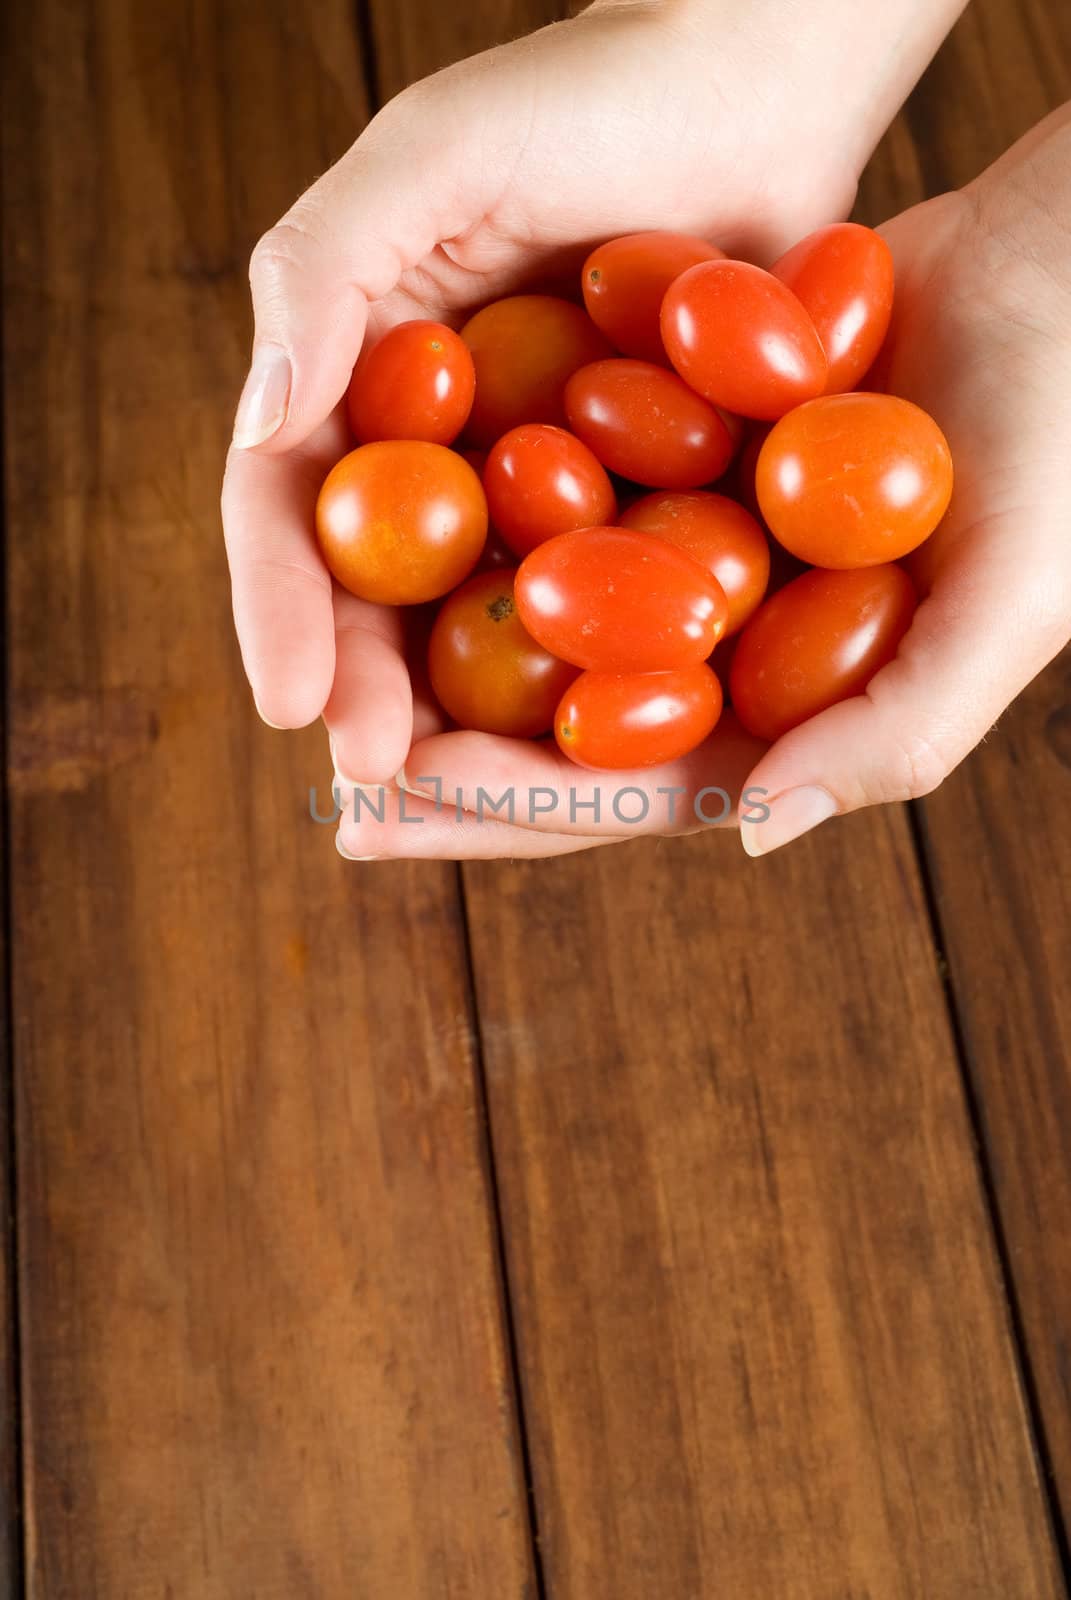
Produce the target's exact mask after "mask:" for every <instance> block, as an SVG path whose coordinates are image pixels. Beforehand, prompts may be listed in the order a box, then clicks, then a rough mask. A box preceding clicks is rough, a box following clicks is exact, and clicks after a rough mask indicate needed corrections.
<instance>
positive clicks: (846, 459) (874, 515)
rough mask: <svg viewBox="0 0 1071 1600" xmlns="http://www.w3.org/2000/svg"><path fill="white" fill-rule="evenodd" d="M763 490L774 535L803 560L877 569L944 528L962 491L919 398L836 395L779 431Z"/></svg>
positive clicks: (767, 453) (760, 473)
mask: <svg viewBox="0 0 1071 1600" xmlns="http://www.w3.org/2000/svg"><path fill="white" fill-rule="evenodd" d="M755 491H756V493H757V495H758V500H759V505H760V506H761V508H762V514H763V516H764V517H765V519H766V522H767V524H768V526H769V528H770V531H771V533H772V534H773V535H774V537H775V538H776V539H778V540H779V541H780V543H781V544H783V545H784V547H785V549H786V550H790V551H791V552H792V554H793V555H794V556H798V557H799V559H800V560H801V561H809V562H810V563H811V564H812V566H816V567H870V566H877V565H879V564H880V563H883V562H886V561H897V560H899V558H900V557H901V556H905V555H907V553H908V551H909V550H914V549H915V547H916V545H920V544H921V543H922V541H923V540H924V539H927V538H928V537H929V535H930V534H931V533H932V532H933V530H934V529H935V528H936V526H937V524H938V523H939V522H940V520H941V518H942V517H943V516H944V514H945V512H946V510H947V509H948V502H949V500H950V499H951V496H952V456H951V453H950V451H949V448H948V443H947V441H946V439H945V436H944V434H943V433H942V432H941V430H940V428H939V427H938V426H937V424H936V422H934V420H933V418H932V417H930V416H927V414H926V412H925V411H920V409H919V407H918V406H915V405H912V404H911V402H910V401H909V400H900V399H897V398H896V396H894V395H886V394H836V395H830V396H828V397H827V398H825V399H821V400H812V401H811V402H810V404H809V405H805V406H800V408H799V410H798V411H793V412H792V414H791V415H790V416H787V417H783V418H782V419H781V421H780V422H779V423H778V424H777V426H776V427H775V428H773V429H771V431H770V435H769V437H768V438H767V440H766V443H765V444H764V445H763V447H762V450H761V452H760V454H759V461H758V467H757V469H756V473H755Z"/></svg>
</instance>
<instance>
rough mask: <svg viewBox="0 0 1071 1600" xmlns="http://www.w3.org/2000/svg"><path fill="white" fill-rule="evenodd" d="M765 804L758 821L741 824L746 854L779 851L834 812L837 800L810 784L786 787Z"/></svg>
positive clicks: (755, 854)
mask: <svg viewBox="0 0 1071 1600" xmlns="http://www.w3.org/2000/svg"><path fill="white" fill-rule="evenodd" d="M768 805H769V808H770V815H769V816H768V817H766V818H765V819H764V820H763V821H762V822H743V823H741V826H740V837H741V840H742V842H743V846H744V849H745V850H746V851H747V853H748V855H749V856H766V855H769V853H770V851H771V850H780V848H781V846H782V845H783V844H791V843H792V840H793V839H799V838H800V837H801V836H802V835H803V834H805V833H810V831H811V829H812V828H817V826H818V824H819V823H820V822H828V821H829V819H830V817H835V816H836V814H837V802H836V801H835V800H834V798H833V796H832V795H831V794H830V792H829V790H828V789H820V788H818V787H817V785H811V784H808V785H805V786H804V787H802V788H799V789H786V790H785V793H784V794H780V795H778V796H777V798H776V800H770V801H769V802H768Z"/></svg>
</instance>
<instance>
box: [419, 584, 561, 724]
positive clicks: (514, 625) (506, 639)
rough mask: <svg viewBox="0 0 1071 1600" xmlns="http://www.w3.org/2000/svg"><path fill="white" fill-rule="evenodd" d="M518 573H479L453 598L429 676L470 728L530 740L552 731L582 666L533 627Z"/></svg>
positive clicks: (442, 617) (432, 648)
mask: <svg viewBox="0 0 1071 1600" xmlns="http://www.w3.org/2000/svg"><path fill="white" fill-rule="evenodd" d="M515 577H516V573H515V572H514V571H511V570H509V569H508V568H506V569H504V570H502V571H500V572H479V573H477V574H476V576H475V577H473V578H470V579H469V580H468V582H467V583H463V584H462V585H461V587H460V589H455V590H454V593H453V594H451V595H449V596H447V598H446V600H444V602H443V605H442V609H441V610H440V612H439V615H438V616H437V617H436V619H435V625H434V627H433V628H432V630H431V638H430V640H429V642H428V675H429V677H430V678H431V686H432V688H433V689H434V691H435V697H436V699H437V700H438V701H439V704H440V705H441V706H442V708H443V710H444V711H445V712H446V713H447V714H448V715H449V716H451V717H453V719H454V721H455V722H457V723H460V725H461V726H462V727H463V728H474V729H476V731H477V732H479V733H503V734H508V735H510V736H512V737H513V738H516V739H530V738H534V737H535V736H536V735H537V734H540V733H546V732H547V731H548V730H549V728H550V727H551V725H552V723H553V721H554V712H555V708H556V707H557V704H558V702H559V700H560V699H561V697H562V695H563V694H564V693H565V691H566V689H567V688H568V687H569V684H570V683H572V681H573V679H574V678H575V677H576V674H577V669H576V667H571V666H569V665H568V663H567V662H565V661H559V660H557V659H556V657H554V656H552V655H551V654H550V651H549V650H544V649H543V646H542V645H541V644H536V642H535V640H534V639H533V638H532V636H531V634H529V633H527V632H526V630H525V628H524V625H523V623H522V622H521V619H520V616H519V615H518V612H517V606H516V602H515V601H514V597H513V580H514V578H515Z"/></svg>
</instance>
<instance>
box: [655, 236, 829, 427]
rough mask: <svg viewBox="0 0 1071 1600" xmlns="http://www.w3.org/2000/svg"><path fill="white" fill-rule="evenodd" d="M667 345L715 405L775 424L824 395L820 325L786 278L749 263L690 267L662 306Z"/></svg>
mask: <svg viewBox="0 0 1071 1600" xmlns="http://www.w3.org/2000/svg"><path fill="white" fill-rule="evenodd" d="M662 340H663V343H664V344H665V347H666V353H667V355H668V356H669V359H670V360H671V361H672V363H673V365H674V367H675V368H676V369H677V371H678V372H679V373H680V375H681V377H682V378H683V379H684V380H685V382H686V383H688V384H690V385H691V387H692V388H693V389H695V390H696V391H697V392H698V393H699V394H701V395H704V396H705V397H706V399H708V400H709V401H710V402H711V404H712V405H716V406H724V407H725V409H726V411H735V412H736V413H737V414H738V415H739V416H742V417H755V418H757V419H758V420H759V421H772V420H774V419H775V418H777V417H783V416H784V415H785V413H786V411H791V409H792V407H793V406H798V405H800V404H802V402H803V401H804V400H812V399H813V398H814V397H815V396H816V395H820V394H821V393H822V391H823V389H824V388H825V386H826V379H827V378H828V376H829V363H828V361H827V360H826V354H825V351H824V350H823V349H822V341H821V340H820V339H819V337H818V334H817V332H816V331H815V326H814V323H813V322H812V321H811V319H810V317H809V316H808V315H807V313H806V311H805V310H804V309H803V307H802V306H801V305H800V303H799V301H798V300H797V299H796V296H795V295H794V294H793V293H792V291H791V289H788V288H786V287H785V285H784V284H783V283H782V282H781V280H780V278H775V277H773V275H772V274H771V273H769V272H763V270H762V268H761V267H753V266H751V265H750V264H749V263H748V262H746V261H708V262H705V263H703V264H702V265H701V266H698V267H690V268H689V269H688V271H687V272H685V273H682V274H681V276H680V277H679V278H678V279H677V280H676V282H675V283H673V284H672V285H671V287H670V289H669V290H668V292H667V294H666V298H665V300H664V301H663V302H662Z"/></svg>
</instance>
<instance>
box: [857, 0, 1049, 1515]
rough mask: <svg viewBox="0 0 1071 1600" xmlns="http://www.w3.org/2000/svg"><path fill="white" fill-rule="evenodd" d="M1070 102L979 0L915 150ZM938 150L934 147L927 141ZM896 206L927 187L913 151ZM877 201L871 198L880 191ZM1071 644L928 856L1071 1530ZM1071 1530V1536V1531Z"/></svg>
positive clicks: (924, 810) (959, 178)
mask: <svg viewBox="0 0 1071 1600" xmlns="http://www.w3.org/2000/svg"><path fill="white" fill-rule="evenodd" d="M1069 97H1071V11H1069V10H1068V8H1067V6H1066V5H1064V4H1062V3H1061V0H1019V3H1018V4H1011V3H1009V0H975V3H974V5H973V6H972V7H971V9H970V11H969V12H968V14H967V16H966V17H965V19H964V21H963V23H962V25H961V26H960V27H959V28H958V29H957V30H956V33H955V34H954V35H953V38H952V39H951V40H950V41H949V44H948V47H947V48H946V49H945V50H944V51H943V52H942V54H941V56H940V57H939V58H938V60H937V61H936V62H935V64H934V66H933V69H932V70H931V72H930V73H929V74H928V76H927V78H926V79H925V80H924V82H923V83H922V84H921V85H920V87H919V90H918V92H917V94H916V95H915V97H914V100H913V102H912V104H911V106H910V107H909V113H910V114H909V116H908V117H907V118H906V119H905V124H904V127H903V129H901V130H900V143H901V148H902V149H910V150H911V151H913V152H914V154H915V157H916V161H915V166H916V170H917V171H919V172H922V173H924V175H925V179H926V181H927V182H928V183H929V184H930V185H931V186H932V187H935V188H946V187H952V186H954V185H959V184H962V183H964V182H966V181H968V180H969V179H970V178H972V177H974V175H975V174H976V172H978V171H980V170H981V169H982V168H983V167H984V166H986V165H987V164H988V163H989V162H990V161H992V160H993V159H994V158H995V157H996V156H998V155H999V154H1001V152H1002V151H1003V150H1005V149H1006V148H1007V147H1008V145H1009V144H1011V143H1012V142H1013V141H1014V140H1015V139H1016V138H1017V137H1018V136H1019V135H1020V134H1022V133H1024V132H1025V131H1026V130H1027V129H1028V128H1030V127H1032V126H1033V125H1034V124H1035V123H1036V122H1038V121H1039V120H1040V119H1041V118H1042V117H1043V116H1044V115H1045V114H1046V113H1047V112H1048V111H1050V110H1052V109H1053V108H1054V107H1055V106H1057V105H1059V104H1062V103H1063V102H1064V101H1065V100H1067V99H1068V98H1069ZM927 151H928V152H929V154H928V155H925V154H924V152H927ZM899 172H900V181H899V182H898V183H896V184H894V185H892V186H891V188H892V192H891V194H890V195H889V200H890V204H891V205H892V206H896V207H899V206H903V205H907V204H910V203H911V202H912V201H913V200H914V199H916V198H918V197H919V196H918V192H917V189H918V185H917V183H915V182H912V181H911V177H910V174H911V162H910V161H907V162H904V161H903V160H901V162H900V164H899ZM868 198H869V197H868ZM1069 708H1071V655H1066V654H1065V656H1064V657H1063V659H1062V660H1061V661H1059V662H1057V663H1056V664H1055V665H1053V666H1052V667H1050V668H1049V670H1048V671H1047V672H1045V673H1043V674H1042V675H1041V677H1040V678H1038V679H1037V681H1036V682H1035V683H1034V684H1032V685H1031V687H1030V688H1029V689H1028V690H1027V692H1026V693H1025V694H1024V695H1023V696H1021V698H1020V699H1019V701H1018V702H1017V703H1016V705H1014V706H1013V707H1012V708H1011V709H1010V710H1009V711H1008V712H1007V714H1006V715H1005V716H1004V717H1003V718H1002V719H1001V721H1000V724H999V727H998V728H997V729H996V730H995V732H994V733H993V734H991V736H990V737H989V739H988V740H987V741H986V743H985V744H984V745H983V746H982V747H981V748H980V749H979V750H977V751H976V752H975V753H974V755H973V756H972V757H971V758H970V760H969V761H968V762H966V764H965V765H964V766H963V767H962V768H961V769H960V771H959V772H957V773H956V774H955V775H954V776H953V777H952V778H951V779H950V780H949V781H948V782H947V783H946V784H945V785H944V786H943V787H942V788H941V790H940V791H939V792H938V793H937V794H935V795H933V796H931V797H930V798H928V799H927V800H926V801H925V802H923V804H922V805H921V806H920V808H919V810H920V816H921V822H922V831H923V837H924V841H925V850H926V858H927V861H928V863H929V866H930V869H931V871H932V874H933V884H934V895H935V899H936V904H937V908H938V914H939V919H940V923H941V929H942V934H943V943H944V949H945V952H946V955H947V960H948V966H949V971H950V975H951V980H952V986H953V993H954V998H955V1004H956V1006H957V1009H958V1013H959V1019H960V1027H961V1032H962V1038H963V1043H964V1046H965V1050H966V1056H967V1063H968V1070H969V1072H970V1076H971V1080H972V1083H973V1089H974V1095H975V1100H976V1104H977V1108H978V1119H979V1125H980V1130H981V1134H982V1140H983V1145H984V1150H985V1156H986V1160H987V1164H988V1167H989V1173H990V1180H991V1183H992V1187H993V1192H994V1195H995V1199H996V1203H997V1207H998V1210H999V1214H1000V1222H1001V1228H1002V1232H1003V1237H1004V1242H1005V1249H1006V1257H1007V1267H1008V1272H1009V1276H1010V1281H1011V1284H1012V1288H1013V1292H1014V1296H1015V1301H1016V1306H1017V1312H1018V1318H1019V1322H1020V1326H1021V1329H1022V1333H1023V1335H1024V1337H1025V1341H1026V1345H1027V1350H1028V1361H1029V1365H1030V1369H1031V1374H1032V1381H1033V1387H1034V1391H1035V1395H1036V1404H1037V1407H1038V1411H1039V1414H1040V1418H1041V1424H1042V1430H1043V1434H1044V1439H1045V1443H1046V1454H1047V1458H1048V1464H1049V1467H1050V1470H1051V1472H1052V1476H1053V1480H1054V1485H1055V1490H1056V1493H1057V1495H1058V1498H1059V1502H1060V1506H1061V1510H1062V1517H1063V1522H1064V1526H1065V1529H1066V1528H1068V1527H1071V1275H1069V1273H1068V1264H1067V1241H1068V1240H1069V1239H1071V1134H1069V1129H1071V833H1069V831H1068V817H1069V815H1071V709H1069ZM1065 1537H1066V1535H1065Z"/></svg>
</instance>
